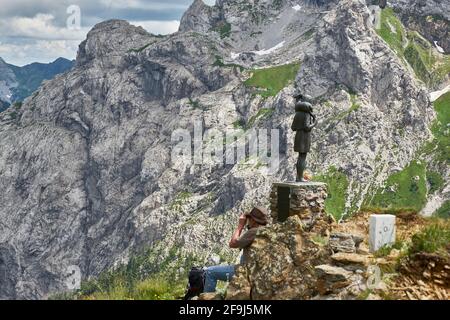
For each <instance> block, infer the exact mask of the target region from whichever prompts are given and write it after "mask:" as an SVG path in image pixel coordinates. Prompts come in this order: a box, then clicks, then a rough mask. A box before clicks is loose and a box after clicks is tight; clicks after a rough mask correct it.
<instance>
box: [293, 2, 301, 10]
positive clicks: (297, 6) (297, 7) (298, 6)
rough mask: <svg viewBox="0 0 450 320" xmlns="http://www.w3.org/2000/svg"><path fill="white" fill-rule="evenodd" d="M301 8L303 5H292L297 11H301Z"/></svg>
mask: <svg viewBox="0 0 450 320" xmlns="http://www.w3.org/2000/svg"><path fill="white" fill-rule="evenodd" d="M301 8H302V7H301V6H300V5H298V4H297V5H295V6H293V7H292V9H294V10H295V11H300V9H301Z"/></svg>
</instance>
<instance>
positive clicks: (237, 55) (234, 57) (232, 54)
mask: <svg viewBox="0 0 450 320" xmlns="http://www.w3.org/2000/svg"><path fill="white" fill-rule="evenodd" d="M239 55H240V53H234V52H231V59H233V60H234V59H236V58H238V57H239Z"/></svg>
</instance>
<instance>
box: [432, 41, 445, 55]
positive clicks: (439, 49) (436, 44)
mask: <svg viewBox="0 0 450 320" xmlns="http://www.w3.org/2000/svg"><path fill="white" fill-rule="evenodd" d="M434 45H435V46H436V49H437V51H439V52H440V53H445V51H444V49H442V47H441V46H440V45H438V43H437V41H434Z"/></svg>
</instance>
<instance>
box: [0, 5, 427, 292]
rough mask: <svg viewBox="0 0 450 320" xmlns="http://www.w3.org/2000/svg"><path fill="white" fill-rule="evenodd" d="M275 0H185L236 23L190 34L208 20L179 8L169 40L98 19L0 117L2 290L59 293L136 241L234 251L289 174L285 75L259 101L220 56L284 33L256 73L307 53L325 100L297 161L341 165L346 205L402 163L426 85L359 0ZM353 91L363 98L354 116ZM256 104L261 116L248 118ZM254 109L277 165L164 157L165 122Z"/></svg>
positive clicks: (204, 252) (209, 124) (225, 120)
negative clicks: (204, 0) (245, 214)
mask: <svg viewBox="0 0 450 320" xmlns="http://www.w3.org/2000/svg"><path fill="white" fill-rule="evenodd" d="M281 3H282V4H283V5H282V6H281V7H280V8H278V9H277V8H273V7H272V6H271V4H272V2H271V1H266V2H264V4H263V5H261V7H257V6H256V4H254V7H255V8H257V12H256V13H255V16H256V17H263V16H264V17H266V18H267V19H260V20H261V21H262V22H261V23H259V24H256V22H251V20H249V19H248V12H249V11H248V10H247V11H246V10H244V8H242V10H240V9H239V8H240V6H241V5H243V4H244V2H243V1H231V0H230V1H219V2H218V5H217V7H213V8H212V9H209V8H205V7H204V6H203V5H202V4H201V3H200V2H198V1H196V3H194V5H193V7H192V8H191V9H190V10H191V11H190V12H191V15H192V12H197V11H200V13H199V15H200V16H199V17H198V19H200V20H198V21H204V19H206V20H208V19H210V18H209V17H212V18H211V19H212V20H214V19H215V17H216V15H215V13H214V11H215V10H219V12H222V13H221V14H223V15H218V16H220V17H221V18H222V17H225V20H226V21H227V22H228V23H230V25H231V31H232V32H231V36H230V37H225V38H221V36H220V35H219V34H218V32H216V31H208V33H206V34H200V33H199V31H200V32H201V31H202V30H207V29H208V30H209V24H208V23H206V22H205V25H203V26H202V27H200V26H198V27H199V28H200V29H195V30H192V26H193V25H194V24H191V22H192V21H194V20H195V19H194V18H193V17H188V16H185V17H184V18H183V23H182V26H180V32H177V33H175V34H172V35H169V36H164V37H158V36H154V35H151V34H149V33H147V32H145V31H144V30H143V29H141V28H137V27H134V26H131V25H129V24H128V23H126V22H124V21H118V20H112V21H107V22H104V23H101V24H99V25H97V26H96V27H94V28H93V29H92V31H91V32H90V33H89V34H88V37H87V39H86V40H85V41H84V42H83V43H81V45H80V49H79V53H78V57H77V61H76V66H75V68H74V69H72V70H71V71H70V72H68V73H66V74H63V75H59V76H57V77H56V78H55V79H53V80H51V81H46V82H44V83H43V85H42V86H41V87H40V89H39V90H38V91H37V93H36V94H35V95H34V96H33V97H30V98H29V99H27V100H26V101H25V103H24V105H23V106H22V108H21V109H20V110H19V111H18V114H17V115H16V116H13V115H11V113H8V112H4V113H1V114H0V188H1V190H2V192H1V193H0V201H1V203H2V207H1V208H0V277H1V278H0V280H1V281H2V282H1V283H2V285H1V286H0V298H4V299H11V298H27V299H35V298H45V297H47V296H48V294H50V293H52V292H57V291H64V290H66V289H67V287H66V285H65V275H66V270H67V267H68V266H70V265H77V266H79V267H80V269H81V272H82V276H83V279H86V278H87V277H91V276H96V275H98V274H99V273H101V272H102V271H104V270H106V269H108V268H111V267H113V266H114V265H117V264H118V263H121V262H124V261H127V259H128V258H129V256H130V255H131V254H133V253H134V252H136V251H137V250H139V249H142V248H145V247H151V248H154V249H155V250H157V252H158V256H157V258H156V259H155V261H156V262H155V263H157V262H159V261H162V260H163V259H164V257H165V256H167V255H169V252H170V250H171V249H172V248H180V250H181V251H182V252H185V253H189V254H196V255H197V256H198V257H199V259H200V258H205V260H206V258H207V257H208V256H209V255H210V254H211V253H217V252H220V253H221V254H222V255H224V256H227V257H228V258H229V260H230V261H229V262H232V259H233V258H235V257H236V256H235V253H232V252H230V251H229V250H228V249H226V248H224V247H225V245H226V243H227V240H228V237H229V235H230V233H231V231H232V228H233V227H234V224H235V222H236V219H237V217H238V215H239V214H240V213H241V212H242V211H243V210H247V209H249V208H250V207H251V206H253V205H266V206H267V205H268V204H269V200H268V197H267V195H268V194H269V193H270V186H271V183H272V182H274V181H279V180H288V179H289V180H292V179H293V177H294V174H295V166H294V164H295V160H296V159H295V154H294V153H293V151H292V145H291V144H292V142H293V136H292V134H291V132H290V130H289V127H290V124H291V121H292V106H293V99H292V93H293V92H294V87H293V84H290V85H288V86H287V87H286V88H284V89H283V90H282V91H281V92H280V93H279V94H277V96H275V97H269V98H267V99H262V98H261V97H260V96H258V95H256V96H255V95H253V94H252V91H251V90H250V89H249V88H248V87H247V86H246V85H245V84H244V83H243V81H244V80H245V79H246V78H248V76H249V75H248V74H247V72H240V71H239V69H238V68H235V67H232V66H230V65H226V63H228V64H232V63H240V61H239V59H241V58H240V57H237V56H236V55H233V54H232V53H235V54H237V53H239V52H240V51H252V50H255V48H254V45H255V44H259V45H261V47H260V49H269V48H271V47H272V46H274V45H276V43H277V42H280V43H281V42H282V41H284V44H283V45H282V46H279V47H278V48H277V49H274V50H272V51H269V52H266V53H264V54H260V55H258V54H256V53H255V56H257V59H256V60H255V61H248V62H247V63H248V66H249V67H251V68H254V67H258V66H265V67H267V66H272V65H275V64H281V63H285V62H288V61H298V60H300V59H303V58H305V57H306V58H305V59H304V61H303V63H302V67H301V69H300V72H299V74H298V76H297V83H298V84H299V85H300V86H301V88H303V89H305V90H307V91H308V93H310V94H312V95H314V96H316V97H317V96H319V95H321V96H322V98H323V101H324V102H323V103H322V102H320V103H318V104H317V114H318V117H319V119H321V120H320V121H321V122H320V123H319V126H318V128H317V130H316V131H315V133H314V134H315V137H313V141H315V142H314V143H315V145H314V144H313V146H312V149H313V150H315V151H314V152H313V153H312V154H311V157H310V158H309V159H308V161H309V163H310V165H311V168H312V169H313V171H314V172H321V171H324V170H326V168H328V167H330V166H335V167H336V169H337V170H340V171H341V172H344V173H345V174H346V175H347V176H348V178H349V181H350V183H349V187H348V190H347V195H348V199H347V206H346V210H347V211H350V209H351V207H352V206H354V207H355V208H357V207H359V206H360V204H361V202H362V199H364V197H365V196H366V194H367V192H368V190H369V188H371V187H373V186H376V185H377V184H380V183H382V181H384V179H385V178H386V176H387V175H388V174H389V173H390V171H391V169H392V168H394V167H396V168H398V167H403V166H405V165H406V164H407V163H409V161H410V160H411V159H412V158H413V157H414V151H415V150H417V149H418V148H419V146H420V145H421V144H422V142H423V141H425V140H426V139H427V138H428V137H429V132H428V130H427V126H428V124H429V123H430V121H431V120H432V119H433V117H434V114H433V111H432V108H431V106H430V103H429V101H428V98H427V96H426V92H425V91H424V90H423V88H421V87H420V86H419V85H418V84H417V83H415V81H414V79H413V77H412V76H411V75H410V74H409V72H408V70H406V69H405V68H403V67H402V65H401V63H400V61H398V59H397V57H396V56H395V55H394V53H393V52H392V51H390V50H388V48H387V47H386V45H384V43H383V42H382V41H381V40H380V39H379V38H378V37H376V36H375V35H374V31H373V30H372V29H371V28H370V27H368V26H367V25H366V24H365V21H366V17H367V15H368V11H367V7H366V6H365V5H364V4H363V3H361V2H359V1H351V0H341V1H339V5H338V6H331V5H330V7H329V8H327V10H326V11H328V12H324V13H321V12H322V11H323V8H321V7H317V6H316V5H311V4H309V3H305V8H304V11H296V10H295V9H293V8H292V6H293V5H294V4H293V3H294V2H289V1H286V2H281ZM210 11H212V12H213V13H211V16H209V13H208V12H210ZM269 13H270V14H269ZM270 18H272V20H270ZM193 19H194V20H193ZM258 19H259V18H258ZM189 21H191V22H189ZM208 21H211V20H208ZM255 21H256V20H255ZM202 23H203V22H202ZM195 25H196V26H197V24H195ZM211 25H212V24H211ZM190 26H191V27H190ZM234 30H236V33H233V31H234ZM310 30H313V31H312V32H309V31H310ZM254 32H256V33H257V34H255V35H254V39H253V40H252V41H253V42H250V41H248V43H247V42H245V41H246V39H250V38H251V37H250V35H251V34H252V33H254ZM259 32H260V33H259ZM274 34H277V35H278V36H277V37H274V36H273V35H274ZM308 34H310V35H312V36H306V35H308ZM246 46H247V47H246ZM238 50H239V51H238ZM258 50H259V49H258ZM217 56H219V57H222V58H223V59H224V62H225V63H224V65H220V64H218V63H217ZM233 57H234V58H233ZM349 89H352V90H354V91H355V92H356V93H357V95H356V96H357V98H358V103H359V105H360V107H359V108H357V109H356V110H353V109H352V111H351V112H350V111H349V109H351V107H352V100H351V96H350V95H349V93H348V90H349ZM325 102H329V103H330V104H331V105H332V106H333V107H332V108H330V107H329V106H327V103H325ZM263 108H264V109H265V110H266V109H268V110H272V113H271V116H270V117H267V118H259V117H257V115H258V112H259V111H260V110H261V109H263ZM252 118H253V120H252V121H253V128H258V127H259V128H262V127H266V128H274V129H279V130H280V137H281V146H280V149H281V155H280V157H281V163H280V170H279V171H278V172H277V173H276V174H274V175H272V176H269V175H267V174H266V171H264V170H263V169H264V168H260V166H259V165H258V163H257V162H252V161H250V160H249V161H246V162H245V163H237V164H234V165H227V166H219V165H217V164H214V163H213V162H212V161H207V160H205V162H204V163H203V164H202V165H194V164H191V163H188V164H186V163H183V162H181V161H180V162H177V161H172V160H173V159H172V158H171V152H172V150H173V148H174V143H172V142H171V135H172V133H173V132H174V131H175V130H177V129H180V128H181V129H187V130H188V131H189V132H191V133H192V132H193V124H194V123H195V122H200V123H202V124H203V133H205V134H207V133H210V132H211V129H216V130H219V131H222V132H225V130H227V129H231V128H233V127H234V124H235V123H236V122H237V121H238V120H242V119H245V120H248V121H249V120H250V119H252ZM399 128H403V130H404V132H405V133H406V134H404V135H402V134H401V133H400V132H399ZM205 145H206V146H207V147H211V146H213V145H214V143H213V142H211V141H209V142H205ZM219 145H221V144H219ZM180 259H183V256H182V254H181V253H180ZM2 271H4V272H2Z"/></svg>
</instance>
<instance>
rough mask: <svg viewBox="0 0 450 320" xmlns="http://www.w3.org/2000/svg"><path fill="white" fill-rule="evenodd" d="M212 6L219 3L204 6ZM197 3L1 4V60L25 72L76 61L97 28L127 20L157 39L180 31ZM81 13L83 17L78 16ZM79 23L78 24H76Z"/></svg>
mask: <svg viewBox="0 0 450 320" xmlns="http://www.w3.org/2000/svg"><path fill="white" fill-rule="evenodd" d="M203 1H204V2H205V3H207V4H214V2H215V0H203ZM192 2H193V0H0V57H2V58H3V59H4V60H5V61H6V62H8V63H11V64H15V65H19V66H23V65H25V64H28V63H31V62H51V61H53V60H55V59H56V58H58V57H65V58H68V59H74V58H75V56H76V52H77V49H78V44H79V43H80V42H81V41H82V40H84V39H85V37H86V34H87V32H88V31H89V30H90V29H91V28H92V27H93V26H94V25H95V24H96V23H98V22H100V21H104V20H107V19H112V18H116V19H125V20H128V21H130V22H131V23H132V24H134V25H140V26H142V27H144V28H145V29H146V30H148V31H149V32H152V33H155V34H167V33H172V32H175V31H176V30H177V29H178V25H179V21H180V18H181V16H182V15H183V12H184V11H186V9H187V8H188V7H189V5H190V4H191V3H192ZM78 9H79V13H80V14H79V15H78ZM78 17H80V19H78Z"/></svg>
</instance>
